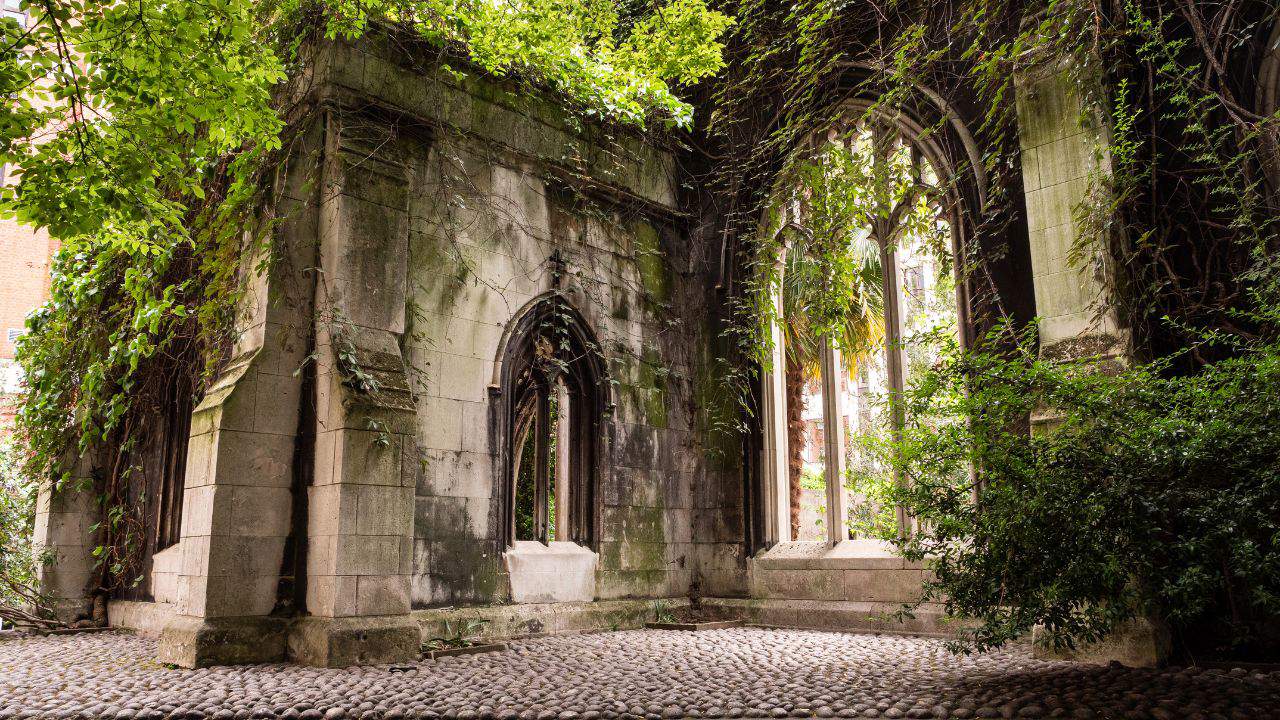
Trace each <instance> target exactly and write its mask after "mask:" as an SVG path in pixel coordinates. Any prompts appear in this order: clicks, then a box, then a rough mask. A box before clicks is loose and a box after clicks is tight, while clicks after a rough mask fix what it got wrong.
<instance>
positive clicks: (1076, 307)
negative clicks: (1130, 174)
mask: <svg viewBox="0 0 1280 720" xmlns="http://www.w3.org/2000/svg"><path fill="white" fill-rule="evenodd" d="M1015 85H1016V89H1017V109H1018V126H1019V138H1020V144H1021V148H1022V172H1023V185H1024V190H1025V193H1026V206H1027V229H1028V232H1029V234H1030V241H1031V264H1032V273H1033V279H1034V284H1035V296H1036V310H1037V313H1038V314H1039V316H1040V318H1041V325H1040V354H1041V356H1042V357H1044V358H1047V359H1061V360H1075V359H1082V358H1096V359H1097V361H1098V364H1099V367H1098V370H1099V371H1100V372H1106V371H1107V370H1108V369H1109V368H1114V367H1115V366H1117V365H1124V364H1127V363H1128V362H1129V361H1130V359H1131V357H1132V348H1131V346H1130V335H1129V333H1128V331H1127V329H1126V328H1125V327H1124V326H1123V325H1122V324H1121V322H1120V319H1119V316H1118V315H1117V313H1116V312H1115V309H1114V307H1113V304H1112V299H1113V295H1112V289H1113V288H1114V283H1113V282H1112V277H1111V275H1110V272H1111V269H1110V267H1109V255H1108V253H1107V249H1106V247H1105V240H1106V239H1105V238H1099V237H1083V233H1084V232H1085V228H1082V227H1081V225H1080V223H1079V222H1078V220H1077V209H1078V208H1080V207H1082V206H1083V207H1087V205H1086V203H1088V202H1093V201H1094V200H1093V199H1091V198H1090V197H1089V194H1090V192H1091V191H1094V189H1095V188H1098V187H1101V184H1100V183H1099V182H1098V180H1099V179H1100V177H1099V176H1101V175H1105V174H1107V173H1110V172H1111V164H1110V158H1109V156H1108V153H1107V147H1108V129H1107V124H1106V122H1105V117H1106V116H1105V114H1104V112H1103V111H1102V110H1101V109H1100V108H1089V107H1086V105H1085V104H1084V102H1085V101H1084V100H1083V99H1082V97H1081V92H1080V90H1079V86H1080V81H1079V80H1078V79H1076V78H1073V77H1071V76H1070V74H1069V69H1068V68H1066V67H1062V66H1055V65H1044V66H1040V67H1037V68H1034V69H1032V70H1030V71H1028V72H1024V73H1021V74H1020V75H1019V76H1018V77H1016V78H1015ZM1055 420H1056V415H1055V413H1054V411H1053V409H1052V408H1045V409H1043V410H1041V411H1039V412H1037V413H1036V414H1035V416H1033V417H1032V427H1033V431H1034V432H1048V431H1051V429H1052V427H1053V425H1054V423H1055ZM1035 652H1036V654H1037V655H1038V656H1041V657H1057V658H1066V659H1079V660H1085V661H1089V662H1109V661H1111V660H1117V661H1119V662H1122V663H1124V664H1126V665H1145V666H1154V665H1160V664H1163V663H1164V662H1165V661H1166V659H1167V658H1168V656H1169V653H1170V642H1169V636H1168V632H1167V630H1164V629H1162V628H1159V627H1156V626H1155V625H1153V624H1152V623H1151V622H1149V621H1147V620H1145V619H1139V620H1135V621H1133V622H1131V623H1129V624H1128V625H1127V626H1126V627H1124V628H1123V629H1121V630H1119V631H1117V632H1115V633H1113V635H1112V636H1111V637H1108V638H1106V639H1104V640H1103V641H1102V642H1099V643H1095V644H1093V645H1090V646H1086V647H1083V648H1080V649H1079V650H1078V651H1076V652H1072V653H1070V654H1066V655H1062V654H1056V653H1053V652H1052V651H1051V650H1049V649H1048V648H1046V647H1044V646H1043V645H1042V644H1041V643H1039V642H1035Z"/></svg>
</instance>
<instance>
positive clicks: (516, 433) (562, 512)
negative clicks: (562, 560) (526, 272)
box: [491, 292, 610, 550]
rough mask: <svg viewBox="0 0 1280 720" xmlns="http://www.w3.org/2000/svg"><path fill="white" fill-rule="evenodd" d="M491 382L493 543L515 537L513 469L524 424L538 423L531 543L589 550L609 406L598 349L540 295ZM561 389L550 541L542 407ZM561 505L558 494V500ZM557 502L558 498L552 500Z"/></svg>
mask: <svg viewBox="0 0 1280 720" xmlns="http://www.w3.org/2000/svg"><path fill="white" fill-rule="evenodd" d="M498 364H499V365H498V369H497V373H496V374H497V378H498V382H497V383H496V384H495V385H494V386H493V387H492V388H491V392H492V393H493V394H494V395H495V396H496V397H497V399H498V400H499V401H498V402H495V403H493V405H494V409H495V411H496V413H497V418H496V425H497V428H498V434H499V438H500V445H501V448H500V452H499V462H500V463H501V474H500V477H501V483H502V486H501V488H500V493H499V495H500V498H501V518H502V523H501V538H500V540H501V543H502V547H504V548H509V547H513V546H514V545H515V543H516V541H517V539H518V538H517V533H516V490H517V489H516V482H517V479H518V474H519V466H518V464H517V463H519V462H520V459H521V451H522V448H521V445H522V441H523V440H524V439H525V432H526V431H527V430H529V428H528V423H530V422H534V423H537V421H538V420H539V419H540V420H541V421H542V422H541V427H539V426H538V425H535V427H534V428H533V429H532V430H533V432H535V433H537V434H536V435H535V436H534V440H535V453H536V454H537V455H538V456H541V457H540V458H538V459H535V483H536V486H535V488H534V498H535V501H534V508H535V524H534V527H535V538H534V540H535V541H537V542H541V543H543V544H544V545H546V544H550V543H551V542H553V541H565V542H573V543H576V544H578V545H582V546H584V547H588V548H591V549H593V550H594V549H595V547H596V544H597V542H598V539H599V527H598V525H599V516H600V513H599V507H598V504H599V484H600V478H601V477H602V476H603V468H604V458H605V457H606V451H607V437H608V433H607V432H606V413H607V410H608V408H609V407H610V405H609V393H608V389H609V387H608V376H607V373H606V371H605V364H604V359H603V356H602V355H601V353H600V349H599V344H598V343H597V342H596V340H595V335H594V333H593V332H592V330H591V328H590V326H589V325H588V324H587V322H586V320H585V318H584V317H583V316H582V314H581V313H580V312H578V310H577V309H576V308H574V307H573V305H572V304H570V303H569V302H568V300H567V299H566V298H565V297H564V296H563V295H562V294H561V293H559V292H551V293H547V294H545V295H543V296H541V297H539V298H536V299H535V300H533V301H531V302H530V304H529V305H527V306H526V308H525V309H524V310H522V311H521V312H520V313H519V314H518V315H517V317H516V318H515V319H514V320H513V321H512V322H511V324H510V325H509V326H508V331H507V334H506V337H505V339H504V342H503V346H502V349H501V350H500V351H499V360H498ZM561 385H562V386H563V387H564V392H565V400H566V401H567V410H568V412H567V415H568V420H567V422H566V423H565V425H564V427H563V431H562V432H563V438H564V439H563V441H558V443H559V442H563V445H565V446H567V447H568V451H567V452H564V451H563V448H562V449H561V451H560V452H558V453H557V459H560V458H566V461H565V463H564V468H563V476H562V477H563V480H564V482H565V483H566V484H567V496H568V501H567V503H565V504H563V505H562V504H560V503H557V506H556V515H557V517H556V532H555V536H554V537H552V536H551V534H550V528H549V523H548V522H547V518H546V515H547V512H546V510H547V507H548V506H549V505H550V502H551V501H552V500H553V498H552V497H551V486H550V483H549V480H550V468H549V467H548V462H547V458H546V446H547V442H548V439H549V435H550V432H553V431H555V430H553V429H551V428H547V427H546V425H547V424H549V423H548V415H549V413H547V412H546V409H547V407H548V406H549V404H550V401H551V393H552V391H553V389H554V388H558V387H560V386H561ZM560 497H563V494H560ZM556 499H559V498H556Z"/></svg>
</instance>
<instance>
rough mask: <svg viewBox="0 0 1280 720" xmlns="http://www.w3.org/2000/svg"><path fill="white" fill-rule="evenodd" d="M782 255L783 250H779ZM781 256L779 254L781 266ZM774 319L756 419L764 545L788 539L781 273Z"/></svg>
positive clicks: (774, 304) (774, 293)
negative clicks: (759, 425) (760, 433)
mask: <svg viewBox="0 0 1280 720" xmlns="http://www.w3.org/2000/svg"><path fill="white" fill-rule="evenodd" d="M783 252H785V250H783ZM782 257H783V255H782V254H779V264H780V265H781V258H782ZM770 292H771V293H772V297H771V298H770V299H771V301H772V302H773V306H774V313H775V314H774V317H775V318H778V319H779V321H775V322H771V323H769V337H770V343H769V353H770V355H769V363H768V367H765V368H762V371H761V373H760V382H761V390H760V419H761V423H762V425H763V427H762V428H761V429H762V436H763V438H762V440H763V441H762V442H761V443H760V446H761V448H760V451H761V458H760V480H761V482H762V483H763V486H764V493H763V500H764V506H765V513H764V541H765V544H766V545H772V544H774V543H777V542H785V541H788V540H790V539H791V510H790V508H791V505H790V501H789V499H788V497H789V496H788V495H787V493H788V488H789V487H790V472H789V469H788V467H787V458H788V454H787V453H788V448H787V388H786V382H785V380H784V378H783V373H785V372H786V367H787V365H786V363H787V356H786V352H787V349H786V339H785V336H784V335H783V333H782V325H781V322H780V319H781V318H782V269H781V267H780V268H779V270H778V280H777V283H776V284H775V286H774V288H773V289H772V290H770Z"/></svg>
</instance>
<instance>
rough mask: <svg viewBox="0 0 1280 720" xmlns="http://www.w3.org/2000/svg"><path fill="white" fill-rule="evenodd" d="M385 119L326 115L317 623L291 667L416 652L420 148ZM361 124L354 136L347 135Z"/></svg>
mask: <svg viewBox="0 0 1280 720" xmlns="http://www.w3.org/2000/svg"><path fill="white" fill-rule="evenodd" d="M386 122H387V121H386V120H376V119H371V118H357V117H356V116H355V114H354V113H343V112H341V111H338V110H333V111H331V112H330V113H329V115H328V117H327V129H326V139H325V163H324V173H323V180H322V183H321V188H320V192H321V201H320V219H319V228H318V237H319V252H320V261H319V267H320V269H321V272H320V277H319V280H318V282H317V283H316V295H315V297H316V312H315V335H316V420H315V423H316V424H315V463H314V466H315V470H314V478H313V479H312V485H311V487H310V488H309V492H308V500H307V502H308V508H307V572H306V575H307V588H306V610H307V612H308V613H309V615H308V616H306V617H303V618H301V619H299V621H298V622H297V623H296V624H295V626H294V628H293V630H292V632H291V634H290V638H289V648H290V654H291V655H292V656H293V658H294V659H295V660H297V661H299V662H303V663H307V664H312V665H322V666H330V667H334V666H343V665H351V664H355V663H386V662H398V661H404V660H409V659H411V658H414V657H416V656H417V653H418V647H419V631H418V628H417V625H416V624H415V623H414V622H413V620H412V619H411V618H410V616H409V609H410V601H409V577H410V574H411V572H412V561H413V509H414V498H413V493H414V482H415V473H414V472H413V469H414V468H413V465H412V463H413V462H414V461H415V457H416V454H417V453H416V452H415V451H414V439H413V438H414V417H415V415H414V405H413V401H412V398H411V396H410V393H409V383H408V375H407V373H406V369H405V363H404V359H403V357H402V355H401V350H400V341H401V336H402V335H403V333H404V331H405V311H406V272H407V261H408V251H409V217H408V198H409V181H410V173H409V170H408V168H407V167H406V166H405V165H404V164H403V163H402V162H401V160H402V159H403V158H406V157H415V156H419V155H425V152H423V151H422V150H420V149H417V146H413V149H410V141H408V140H405V139H403V138H401V137H398V135H397V132H396V129H395V128H393V127H391V126H389V125H386V124H385V123H386ZM357 123H358V124H359V130H358V131H348V132H344V130H345V129H347V128H349V127H352V126H354V125H356V124H357ZM344 125H345V126H346V127H344Z"/></svg>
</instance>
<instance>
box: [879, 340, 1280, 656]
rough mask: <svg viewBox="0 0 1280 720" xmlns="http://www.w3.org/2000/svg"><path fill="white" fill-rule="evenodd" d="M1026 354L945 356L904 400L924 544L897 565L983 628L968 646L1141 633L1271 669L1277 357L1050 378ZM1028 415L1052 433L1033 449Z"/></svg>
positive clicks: (1278, 533) (1276, 603) (1048, 370)
mask: <svg viewBox="0 0 1280 720" xmlns="http://www.w3.org/2000/svg"><path fill="white" fill-rule="evenodd" d="M998 332H1000V331H998ZM1006 337H1007V336H1006ZM1033 339H1034V328H1033V329H1031V330H1029V331H1028V332H1027V333H1026V334H1024V335H1022V336H1021V337H1019V338H1018V342H1016V343H1014V344H1015V345H1016V346H1017V349H1016V350H1015V351H1012V352H1006V353H995V352H989V351H985V352H984V351H978V352H967V353H966V352H959V351H953V352H951V353H949V355H948V356H947V358H946V359H945V360H944V361H943V362H941V363H940V364H939V365H938V366H937V367H935V368H933V369H931V370H930V371H928V372H927V373H925V374H924V375H923V376H921V377H920V378H919V379H918V381H917V382H916V383H914V384H913V385H912V387H911V388H910V389H909V391H908V393H907V398H906V404H907V412H908V417H909V420H908V427H907V430H906V433H905V437H904V439H903V441H902V443H901V444H900V445H899V446H898V447H896V448H895V450H896V452H895V453H894V456H895V457H894V462H896V463H897V464H898V466H899V467H900V469H901V471H902V472H903V473H904V474H905V476H906V477H907V478H908V479H909V480H910V483H911V484H910V487H909V488H907V489H905V490H899V491H897V497H898V501H899V502H901V503H902V504H904V505H906V506H907V507H908V508H910V510H911V511H912V512H914V513H915V514H916V515H917V516H918V517H920V519H921V520H922V521H923V522H922V526H923V528H924V529H923V530H922V531H921V532H919V533H918V534H916V535H914V536H913V537H911V538H910V539H908V540H906V541H905V542H904V543H903V545H902V549H903V551H904V553H905V554H906V555H907V556H908V557H910V558H912V559H925V558H928V559H930V562H931V563H932V566H933V568H934V571H935V573H936V579H935V580H934V581H933V582H931V583H930V584H929V585H928V587H927V588H926V597H925V598H924V599H925V600H934V601H941V602H944V603H945V604H946V605H947V607H948V609H949V610H950V611H951V612H952V613H953V614H956V615H960V616H966V617H969V618H973V619H976V620H977V621H978V622H977V625H976V626H975V627H973V628H971V629H968V630H965V631H963V633H964V640H965V641H966V642H965V643H964V645H965V646H966V647H969V648H975V649H984V648H990V647H994V646H998V645H1001V644H1003V643H1005V642H1007V641H1008V640H1010V639H1013V638H1016V637H1018V636H1021V635H1023V634H1024V633H1026V632H1028V631H1029V630H1030V629H1031V628H1032V627H1033V626H1035V625H1037V624H1041V625H1043V626H1044V628H1045V630H1046V631H1047V638H1048V640H1049V642H1051V643H1052V644H1053V645H1054V646H1055V647H1059V648H1061V647H1072V646H1074V645H1076V644H1077V643H1080V642H1081V641H1092V640H1095V639H1097V638H1099V637H1101V636H1103V635H1105V634H1106V633H1108V632H1109V631H1110V630H1111V629H1112V628H1114V627H1115V626H1116V625H1117V623H1120V622H1122V621H1125V620H1127V619H1130V618H1133V617H1136V616H1145V617H1148V618H1151V619H1153V620H1155V621H1156V622H1160V623H1166V624H1167V625H1168V626H1169V627H1170V629H1171V630H1172V631H1173V634H1174V639H1175V641H1176V642H1178V643H1179V644H1180V646H1181V648H1182V649H1183V650H1184V651H1187V652H1206V651H1207V652H1211V653H1229V654H1232V655H1235V656H1238V657H1239V656H1251V655H1254V656H1256V655H1261V654H1262V653H1264V652H1265V649H1266V647H1267V646H1268V645H1269V644H1274V643H1275V641H1276V638H1275V636H1274V634H1270V635H1269V633H1274V629H1275V625H1274V619H1275V618H1276V617H1280V412H1277V410H1276V404H1275V403H1276V392H1277V389H1278V388H1280V346H1278V345H1275V344H1270V345H1259V346H1256V347H1251V348H1246V349H1244V350H1243V351H1241V352H1240V353H1239V354H1238V356H1236V357H1234V358H1232V359H1228V360H1224V361H1220V362H1217V363H1215V364H1212V365H1209V366H1207V367H1206V368H1204V369H1203V370H1202V371H1201V372H1199V373H1197V374H1195V375H1193V376H1186V377H1169V376H1166V375H1165V374H1164V373H1163V370H1164V369H1165V367H1166V365H1146V366H1139V367H1133V368H1129V369H1117V370H1116V371H1115V372H1114V373H1110V374H1104V373H1099V372H1097V368H1096V365H1094V364H1093V363H1092V362H1090V361H1083V362H1081V363H1065V364H1064V363H1056V362H1049V361H1045V360H1042V359H1040V358H1039V357H1038V356H1037V355H1036V353H1035V350H1034V343H1033ZM985 346H986V347H992V345H991V344H987V345H985ZM1008 346H1009V343H1007V342H1006V343H1005V347H1008ZM1035 413H1039V414H1041V415H1042V416H1043V415H1044V414H1046V413H1051V415H1050V417H1051V418H1052V420H1051V424H1052V426H1053V428H1052V431H1050V432H1036V433H1031V432H1028V426H1027V422H1026V419H1027V418H1028V416H1031V415H1032V414H1035ZM939 418H943V419H947V418H949V419H951V420H953V421H952V422H939V421H938V420H939ZM1037 425H1039V423H1037ZM971 468H972V469H973V470H972V472H971V470H970V469H971ZM975 484H977V485H978V486H979V487H980V492H979V493H977V500H976V502H975V500H974V498H975V493H974V492H973V489H974V485H975Z"/></svg>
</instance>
